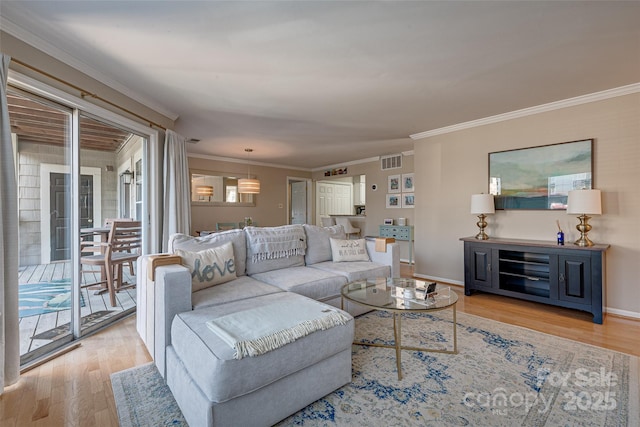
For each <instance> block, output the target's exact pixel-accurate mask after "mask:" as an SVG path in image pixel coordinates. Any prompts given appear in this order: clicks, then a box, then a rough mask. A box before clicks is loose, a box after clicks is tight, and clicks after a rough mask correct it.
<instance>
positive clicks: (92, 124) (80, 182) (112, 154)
mask: <svg viewBox="0 0 640 427" xmlns="http://www.w3.org/2000/svg"><path fill="white" fill-rule="evenodd" d="M8 101H9V118H10V121H11V129H12V141H13V144H14V152H15V161H16V171H17V178H18V179H17V183H18V195H19V196H18V198H19V200H18V206H19V242H17V250H18V251H19V253H20V266H19V304H20V309H19V317H20V339H21V362H22V364H23V365H24V364H28V363H29V362H31V361H33V360H35V359H37V358H39V357H41V356H43V355H46V354H47V353H49V352H51V351H53V350H55V349H57V348H59V347H60V346H63V345H65V344H68V343H69V342H71V341H73V340H75V339H78V338H80V337H81V336H82V335H83V334H86V333H88V332H90V331H93V330H95V329H97V328H100V327H103V326H105V325H106V324H108V323H109V322H113V321H115V320H116V319H118V318H121V317H123V316H126V315H128V314H131V313H132V312H134V311H135V309H136V290H135V287H134V285H135V281H136V274H138V272H137V271H136V268H135V263H130V264H125V265H124V266H123V268H122V272H121V274H120V275H118V276H117V277H116V280H113V281H112V282H111V285H112V288H113V287H117V288H118V289H117V290H118V292H115V304H112V303H111V298H110V294H109V286H108V285H109V284H108V283H107V279H108V277H107V275H106V270H105V268H106V267H105V265H104V264H102V265H101V264H100V262H98V263H97V264H96V263H93V262H88V261H90V260H91V261H93V260H95V259H96V258H98V259H104V256H105V252H106V251H104V250H102V249H95V248H96V247H97V248H106V245H107V244H108V241H109V230H110V229H109V227H108V225H109V224H111V223H112V222H113V221H117V220H126V221H131V220H138V221H142V222H143V223H144V224H145V226H144V227H142V231H143V233H144V230H146V229H148V227H147V225H148V220H147V219H146V218H144V214H145V213H146V212H148V210H147V209H146V208H145V198H144V195H145V188H146V187H145V186H146V180H145V177H144V170H145V167H144V164H145V161H146V159H145V155H144V153H145V152H146V150H147V144H148V141H149V135H144V134H142V133H137V132H136V131H135V130H131V128H129V127H127V126H126V125H123V124H118V123H116V122H117V117H116V116H115V115H113V114H110V117H109V118H105V117H101V116H100V114H99V111H98V112H97V113H96V112H95V111H84V110H82V109H80V108H78V106H77V105H72V104H73V103H71V105H69V106H66V105H64V104H62V103H58V102H53V101H52V100H50V99H48V98H47V96H46V94H43V93H38V94H35V93H32V92H29V91H25V90H23V89H21V88H17V87H14V86H10V87H9V99H8ZM114 117H115V119H114ZM123 122H126V120H124V119H123ZM144 238H145V237H144V236H143V239H144ZM89 243H91V245H90V244H89ZM93 243H96V244H95V245H94V244H93ZM90 246H92V247H93V249H92V251H89V247H90ZM117 271H118V272H119V271H120V270H119V269H118V270H117Z"/></svg>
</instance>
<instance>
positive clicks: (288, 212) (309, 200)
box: [285, 176, 313, 224]
mask: <svg viewBox="0 0 640 427" xmlns="http://www.w3.org/2000/svg"><path fill="white" fill-rule="evenodd" d="M300 181H303V182H306V183H307V185H306V190H307V215H306V220H305V223H306V224H313V222H312V218H313V212H312V208H313V197H312V196H313V194H312V189H313V186H312V181H311V178H300V177H295V176H287V210H286V211H285V215H286V216H287V219H286V221H285V224H291V184H293V183H294V182H300Z"/></svg>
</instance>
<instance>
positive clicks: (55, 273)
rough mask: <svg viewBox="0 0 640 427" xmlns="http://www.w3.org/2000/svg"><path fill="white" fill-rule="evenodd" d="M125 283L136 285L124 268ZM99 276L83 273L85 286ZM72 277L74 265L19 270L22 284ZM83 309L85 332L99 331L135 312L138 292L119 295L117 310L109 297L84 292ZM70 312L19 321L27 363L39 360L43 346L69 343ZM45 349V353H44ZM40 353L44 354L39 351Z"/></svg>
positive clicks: (22, 348) (62, 263) (82, 292)
mask: <svg viewBox="0 0 640 427" xmlns="http://www.w3.org/2000/svg"><path fill="white" fill-rule="evenodd" d="M123 270H124V276H125V280H126V281H127V282H129V283H135V281H136V277H135V275H133V276H132V275H130V274H129V268H128V266H127V265H125V266H124V268H123ZM99 276H100V273H99V272H96V273H83V282H82V284H83V285H84V284H87V283H95V282H97V281H98V280H99ZM70 277H71V263H69V262H68V261H67V262H54V263H51V264H42V265H30V266H26V267H21V268H20V269H19V284H20V285H23V284H29V283H41V282H50V281H53V280H60V279H65V278H70ZM81 294H82V299H83V301H84V305H83V306H82V307H81V308H80V314H81V316H82V328H81V330H82V331H83V332H85V331H86V332H89V331H90V330H93V329H97V328H99V327H101V326H104V325H106V324H107V323H108V322H109V320H110V319H111V320H115V318H117V317H121V316H123V315H124V314H128V313H129V312H131V311H133V310H135V307H136V289H135V288H129V289H125V290H123V291H121V292H119V293H116V302H117V306H116V307H112V306H111V303H110V302H109V293H108V292H105V293H103V294H100V295H97V294H96V291H95V290H90V289H87V288H82V289H81ZM70 320H71V310H62V311H57V312H54V313H45V314H40V315H34V316H27V317H23V318H20V356H21V359H22V361H23V363H24V361H28V360H29V359H32V358H35V357H38V356H40V353H42V352H43V350H45V349H44V348H42V347H44V346H47V344H50V343H52V342H53V341H55V340H57V339H61V338H65V339H69V336H70V333H71V332H70V330H69V323H70ZM41 348H42V349H41ZM38 349H41V351H38Z"/></svg>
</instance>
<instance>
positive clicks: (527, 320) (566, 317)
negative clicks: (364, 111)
mask: <svg viewBox="0 0 640 427" xmlns="http://www.w3.org/2000/svg"><path fill="white" fill-rule="evenodd" d="M628 7H630V11H629V15H631V16H637V14H638V9H637V8H633V7H631V6H628ZM634 14H635V15H634ZM625 28H626V27H625ZM16 34H17V33H16V32H15V31H8V30H7V31H5V29H3V31H2V34H1V36H2V48H1V50H2V51H3V52H4V53H7V54H9V55H11V56H12V57H13V58H15V59H17V60H18V61H21V62H22V63H26V64H27V65H29V66H32V67H34V68H37V69H38V70H41V71H45V72H47V73H49V74H50V75H53V76H54V77H57V78H60V79H63V80H64V81H67V82H72V83H75V84H77V85H78V86H80V87H82V88H83V89H86V90H88V91H89V92H91V93H98V94H100V96H101V97H104V98H106V99H109V100H112V101H113V102H117V103H118V104H119V105H120V106H123V107H125V108H127V109H128V110H130V111H133V112H135V113H136V114H139V115H140V116H142V117H144V118H146V119H149V120H152V121H153V122H155V123H158V124H160V125H162V126H163V127H165V128H167V129H177V130H179V131H180V132H181V133H183V134H185V136H189V137H191V136H193V137H197V138H201V139H202V141H201V142H199V143H197V144H193V145H189V146H188V148H187V151H188V156H189V157H188V163H189V169H193V170H207V171H215V172H224V173H227V172H228V173H233V174H234V175H238V176H240V175H243V174H246V173H247V166H250V172H251V174H252V175H255V176H256V177H258V178H259V179H260V181H261V187H262V188H261V192H260V194H258V195H257V196H256V200H255V206H243V207H228V206H213V205H206V204H197V203H194V204H191V218H190V219H191V229H190V230H188V233H189V234H195V233H196V232H197V231H199V230H207V229H212V227H214V225H215V222H233V221H235V222H238V220H240V219H242V218H245V217H251V218H252V219H253V220H254V221H256V222H257V225H259V226H279V225H283V224H287V223H288V209H287V206H288V203H289V193H288V191H289V189H288V185H287V182H288V181H287V180H288V179H290V178H295V179H300V180H310V181H311V182H317V181H321V180H323V179H324V178H325V173H326V171H327V170H331V169H335V168H340V169H342V168H344V169H345V170H347V173H346V174H345V176H347V177H355V176H361V175H365V176H366V183H367V184H366V227H365V229H364V230H362V236H377V235H378V234H379V226H380V225H382V224H384V221H385V219H389V218H390V219H394V220H396V221H397V219H398V218H406V221H407V223H408V224H409V225H411V226H413V227H414V230H415V250H414V252H413V258H414V262H415V264H414V265H413V266H409V265H407V264H405V265H404V266H403V276H406V277H409V276H412V275H413V276H415V277H417V278H421V279H425V280H428V281H438V282H439V283H446V284H448V285H450V286H451V287H452V289H453V290H454V291H456V292H457V293H458V294H460V296H461V303H459V306H460V305H461V306H462V308H461V311H467V310H468V312H469V313H471V314H474V313H475V314H479V315H480V316H483V317H488V318H493V319H496V320H500V321H503V322H507V323H509V322H511V323H514V324H516V325H519V326H526V327H529V328H531V329H536V330H539V331H547V332H549V331H550V332H551V333H552V334H556V335H558V336H561V337H564V338H570V339H577V337H576V335H582V337H581V338H582V339H583V340H584V341H585V342H588V343H591V344H594V345H599V346H605V347H608V348H610V349H613V350H616V351H620V352H623V353H629V354H635V355H636V356H637V355H638V351H637V348H640V343H638V338H637V337H638V333H637V332H638V328H639V327H638V321H639V319H640V300H639V299H638V298H637V296H636V294H637V292H636V287H637V277H638V274H639V273H640V271H639V270H640V263H638V260H639V259H640V249H639V248H638V245H637V241H638V238H639V237H640V229H639V225H638V222H637V218H638V216H639V215H640V203H639V200H640V190H638V187H637V185H636V183H637V182H639V181H640V171H638V168H637V165H638V162H639V161H640V151H639V148H638V143H637V141H638V140H640V125H639V124H638V117H639V116H640V82H638V78H637V76H638V75H640V74H639V73H638V59H637V57H638V55H637V50H636V51H627V52H624V55H622V56H625V55H626V56H628V57H635V59H634V58H631V59H630V60H629V61H630V62H629V67H630V68H631V72H630V74H633V72H635V76H636V78H635V80H629V79H628V78H627V80H625V78H626V74H625V76H621V77H620V79H619V80H616V79H614V78H613V77H611V76H610V75H609V76H607V77H606V78H605V77H603V78H602V80H601V81H600V82H599V83H596V84H593V85H592V86H591V88H592V90H591V91H589V92H580V91H579V90H578V91H572V90H571V89H572V83H573V82H571V81H569V80H567V78H566V76H563V78H564V79H565V80H562V81H559V82H549V81H548V80H535V79H533V80H531V81H526V82H524V81H523V83H522V85H523V86H526V90H522V87H521V88H519V90H520V91H528V92H536V89H535V88H536V87H538V86H543V85H545V84H547V83H548V84H550V85H551V83H553V85H554V86H557V87H560V88H563V87H564V90H560V91H559V92H558V93H559V95H558V96H557V97H556V98H554V99H552V100H551V99H546V98H543V97H540V98H538V99H540V101H539V102H531V103H529V104H518V103H515V104H511V105H510V106H511V108H507V109H502V110H500V109H497V108H492V107H493V106H492V105H491V102H490V100H491V98H492V93H496V97H497V96H498V95H497V94H498V93H499V92H501V91H503V90H506V89H503V88H502V87H501V86H500V84H499V80H500V77H497V78H496V79H495V80H496V81H495V82H494V85H493V86H491V87H487V88H486V89H483V90H482V91H479V92H482V93H481V94H478V93H474V94H470V95H469V96H470V97H484V98H485V102H486V104H487V111H488V113H487V114H486V115H484V116H478V117H474V118H473V119H472V118H469V119H467V120H458V117H460V116H459V115H458V114H460V113H459V111H455V110H457V109H464V108H463V106H464V99H459V100H457V103H456V104H455V108H454V107H451V106H450V107H449V109H450V110H448V111H450V112H451V118H450V119H444V120H441V121H440V122H439V123H440V125H439V126H437V127H430V126H426V125H425V126H422V124H419V126H417V128H414V129H413V131H412V132H410V133H405V134H402V135H401V137H396V136H397V135H398V134H397V133H394V132H392V131H389V132H388V133H387V134H388V136H389V138H388V139H387V140H384V141H383V142H382V143H379V144H378V145H377V146H376V150H377V151H376V153H375V154H371V155H368V154H367V155H364V154H363V155H362V156H353V155H352V153H350V152H347V151H346V150H345V153H348V154H349V155H350V157H348V156H347V154H345V156H334V157H332V160H331V161H325V160H324V159H325V158H322V159H321V160H319V161H318V162H316V163H314V165H313V166H300V165H299V164H294V163H293V162H291V163H289V162H288V161H287V160H285V159H286V154H287V153H286V152H287V150H285V149H282V147H281V146H278V145H277V144H274V145H268V144H267V145H264V146H263V147H264V148H262V147H261V146H260V145H259V144H258V143H256V144H255V145H250V144H248V143H247V142H246V139H242V138H240V137H239V136H238V142H236V143H234V144H232V145H233V152H234V153H235V154H233V156H231V155H230V154H229V152H230V151H226V152H222V151H220V153H221V154H220V155H216V154H212V153H207V152H204V151H202V150H204V149H203V148H202V147H204V146H206V144H207V138H208V136H209V135H206V134H201V132H202V129H200V128H197V127H190V123H189V122H188V121H182V119H180V120H177V121H176V120H172V119H171V118H169V117H166V116H165V115H164V114H162V113H161V112H159V111H157V110H154V109H153V108H151V107H149V106H145V105H143V104H142V103H140V102H139V101H138V100H135V99H133V98H129V97H127V96H125V95H123V94H122V93H120V92H119V91H117V90H115V89H114V88H112V87H109V86H107V85H105V84H104V83H103V82H100V81H99V79H98V78H96V77H92V76H90V75H87V74H85V73H82V72H80V71H78V70H77V69H75V68H74V67H73V66H72V65H71V64H68V63H65V62H64V61H62V60H59V59H55V57H54V56H53V54H52V53H44V52H43V51H42V50H39V49H37V48H36V47H34V46H33V45H31V44H29V43H27V42H26V41H25V40H23V39H21V38H20V37H18V36H17V35H16ZM632 34H633V33H632ZM635 34H637V32H636V33H635ZM247 37H248V36H247ZM253 37H257V36H255V35H254V36H253ZM631 38H633V37H631ZM635 43H636V44H635V45H633V44H632V46H635V47H636V48H637V38H636V39H635ZM581 58H582V57H581ZM616 58H617V57H616ZM606 59H609V58H605V60H606ZM611 61H614V60H613V59H611ZM594 62H598V61H594ZM530 65H531V66H535V65H533V64H530ZM583 66H584V64H583ZM496 67H498V66H496ZM496 67H491V68H494V69H495V68H496ZM605 68H606V67H605ZM10 69H11V70H12V72H14V73H16V72H17V73H20V74H23V75H27V76H29V77H30V78H33V79H38V80H41V81H44V82H45V83H47V84H50V85H53V86H57V87H63V88H64V84H62V83H60V82H55V80H54V79H52V78H51V77H50V76H49V77H47V76H43V75H42V74H41V73H39V72H36V71H33V70H29V69H28V68H27V67H25V66H23V65H20V64H19V63H14V64H12V65H10ZM611 69H616V70H620V68H619V67H612V68H611ZM611 69H609V71H608V72H610V74H616V73H615V72H613V71H611ZM478 72H479V73H481V71H478ZM626 72H629V70H626ZM605 74H606V73H605ZM620 74H624V73H623V71H620ZM499 75H500V74H498V76H499ZM609 79H611V80H609ZM559 80H561V79H559ZM620 81H624V82H625V84H620V83H618V84H616V83H612V82H620ZM512 89H513V88H512ZM62 90H68V91H70V89H68V88H66V89H62ZM532 98H533V99H536V97H535V96H533V97H532ZM96 103H101V102H100V101H96ZM102 104H103V105H104V103H102ZM106 107H107V108H108V109H109V108H112V107H109V106H108V105H107V106H106ZM114 110H117V109H114ZM452 110H453V111H452ZM434 111H437V109H434V110H431V112H434ZM389 114H390V115H391V113H389ZM443 115H444V113H443ZM228 119H229V121H230V122H233V121H234V120H236V119H237V118H235V117H228ZM142 121H144V120H142ZM240 134H241V132H239V134H238V135H240ZM224 139H225V138H224V137H221V139H220V141H221V147H222V146H224V149H225V150H230V149H229V148H228V147H227V146H226V145H225V143H223V141H224ZM229 139H233V138H232V137H229ZM396 139H398V140H401V143H400V144H398V145H392V144H391V142H392V141H394V140H396ZM584 139H593V140H594V146H593V147H594V149H593V171H592V172H593V183H594V188H597V189H600V190H601V191H602V214H601V215H594V216H593V218H591V220H590V224H591V225H592V226H593V229H592V230H591V231H590V232H589V237H590V238H591V239H592V240H593V241H594V242H596V243H599V244H608V245H610V247H609V248H608V250H607V251H606V273H605V283H606V285H605V287H604V309H605V312H606V316H605V321H604V324H603V325H596V324H593V323H592V322H591V316H590V314H588V313H584V312H579V311H575V310H570V309H558V308H553V307H549V306H545V305H542V304H535V303H530V302H523V301H518V300H514V299H508V298H504V297H498V296H492V295H484V294H479V295H474V296H470V297H463V296H462V294H463V293H464V290H463V289H462V286H464V283H465V269H464V250H463V242H462V241H460V238H464V237H469V236H474V235H475V234H476V233H477V232H478V227H477V225H476V222H477V221H478V219H477V217H476V215H474V214H472V213H471V212H470V198H471V195H473V194H480V193H486V192H487V189H488V177H489V163H488V156H489V154H490V153H495V152H501V151H505V150H516V149H524V148H530V147H540V146H546V145H550V144H559V143H565V142H571V141H578V140H584ZM344 145H348V144H344ZM354 145H357V142H356V143H354ZM246 147H252V148H253V149H254V152H253V153H252V155H251V157H249V158H247V156H246V155H245V153H244V149H245V148H246ZM279 150H280V151H279ZM325 151H327V152H331V151H333V152H335V151H337V149H336V148H335V146H333V145H328V146H327V148H326V149H325ZM362 152H363V153H365V152H364V151H362ZM280 153H281V154H280ZM367 153H369V152H367ZM390 154H400V155H401V156H402V159H403V165H402V168H399V169H392V170H382V169H381V167H380V156H385V155H390ZM232 157H234V158H232ZM307 157H313V155H311V156H307ZM410 173H413V174H414V181H415V183H416V186H417V188H415V190H414V194H415V206H414V207H413V208H398V209H392V208H388V207H387V195H388V192H387V183H388V178H389V176H390V175H399V174H410ZM374 187H375V190H374ZM311 196H313V193H311ZM308 222H313V218H312V219H311V221H308ZM487 222H488V224H489V225H488V227H487V230H486V231H487V233H488V234H489V236H490V239H491V238H505V239H530V240H542V241H555V238H556V233H557V231H558V225H559V226H561V228H562V229H563V230H564V232H565V239H566V243H565V245H566V246H569V245H570V244H572V242H573V241H575V240H576V239H577V238H578V237H579V232H578V230H577V229H576V225H577V224H578V219H577V215H573V214H567V212H566V211H564V210H496V212H495V213H494V214H492V215H488V217H487ZM399 245H400V246H399V247H400V258H401V259H402V260H403V261H404V262H406V261H408V259H409V253H408V244H407V243H406V242H399ZM487 304H488V306H487ZM134 328H135V325H133V326H132V324H131V320H130V319H127V320H125V322H124V323H119V324H117V325H115V326H113V327H111V328H110V329H111V331H109V332H107V335H100V334H98V335H95V336H93V337H90V338H87V339H86V344H83V346H84V347H85V348H80V349H77V350H74V352H77V353H78V354H83V356H82V357H83V358H84V359H85V361H82V362H79V363H86V360H89V365H91V363H92V362H91V361H93V362H95V360H97V359H99V360H100V364H106V365H109V366H108V367H107V368H104V371H102V370H101V369H96V367H95V366H93V367H90V368H88V370H89V371H91V372H92V374H93V375H94V377H93V381H94V384H97V383H100V385H99V386H96V387H98V388H99V393H103V394H104V395H110V394H112V393H111V390H110V389H109V387H108V386H106V385H105V384H107V383H108V382H109V379H108V378H109V374H110V373H111V372H115V371H118V370H122V369H125V368H128V367H130V366H135V365H140V364H143V363H145V362H147V361H148V360H149V357H148V355H146V354H145V351H146V350H145V349H144V348H143V346H142V345H141V344H140V343H139V342H138V343H133V344H131V343H132V342H133V341H136V340H137V339H138V337H137V334H136V333H135V330H134ZM108 334H110V335H108ZM100 337H104V338H100ZM106 337H110V338H106ZM123 337H125V338H123ZM92 339H93V340H96V341H93V342H92V341H90V340H92ZM103 339H104V340H111V341H108V342H109V344H107V345H109V346H112V347H111V348H112V349H113V350H110V351H109V352H108V353H107V354H105V355H99V356H98V354H99V352H100V350H99V348H100V345H101V344H103V343H104V342H103V341H101V340H103ZM122 341H129V342H128V343H123V342H122ZM74 352H71V353H69V354H68V355H67V356H63V357H74V356H72V355H73V353H74ZM107 355H108V357H109V359H111V360H109V361H107V358H106V356H107ZM123 355H125V356H123ZM78 357H80V356H78ZM67 360H69V359H67ZM55 363H60V364H62V363H70V362H55ZM43 366H44V368H38V369H44V371H43V372H45V371H48V372H49V373H50V372H51V371H52V370H53V369H54V368H52V367H51V365H50V366H45V365H43ZM53 366H57V365H53ZM84 366H85V367H86V366H87V365H86V364H85V365H84ZM70 372H71V370H70ZM42 375H43V377H42V378H45V377H46V375H47V374H46V373H43V374H42ZM78 375H79V376H81V374H78ZM29 381H33V382H34V384H35V383H37V382H38V380H37V377H36V378H35V379H30V380H29ZM42 381H47V380H42ZM77 381H81V379H80V378H78V379H77ZM32 390H35V389H32ZM28 393H29V392H28ZM33 393H34V395H35V391H33ZM77 399H78V400H81V399H80V397H78V398H77ZM112 399H113V398H112V397H110V398H109V400H108V403H105V405H104V406H108V407H109V408H108V409H110V410H111V415H108V411H107V412H105V413H104V414H105V415H104V417H105V418H104V425H109V424H110V421H109V420H111V422H112V420H113V419H112V417H113V415H112V413H113V412H115V404H114V403H113V400H112ZM31 400H34V401H35V400H38V399H37V398H35V397H33V398H32V399H31ZM41 404H42V403H41ZM3 409H4V407H3ZM94 409H95V411H94V412H95V414H98V413H101V412H100V411H102V410H105V408H104V407H103V408H100V405H96V406H94ZM25 411H26V414H24V413H23V414H22V415H19V416H17V415H16V417H15V418H12V417H7V419H10V420H14V419H20V420H22V421H24V420H25V419H26V418H29V422H32V421H33V422H34V423H35V421H37V419H40V418H42V419H43V420H47V416H48V415H46V414H44V412H42V413H39V411H38V410H37V409H34V407H26V409H25ZM0 419H2V418H0ZM59 419H61V418H58V420H59ZM97 419H99V416H97V417H96V418H95V419H94V418H91V420H92V421H93V422H97V421H96V420H97ZM49 420H51V418H50V419H49ZM87 420H88V418H86V419H85V421H87ZM9 422H11V421H9ZM87 422H88V421H87Z"/></svg>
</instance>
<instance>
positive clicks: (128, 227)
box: [80, 220, 142, 307]
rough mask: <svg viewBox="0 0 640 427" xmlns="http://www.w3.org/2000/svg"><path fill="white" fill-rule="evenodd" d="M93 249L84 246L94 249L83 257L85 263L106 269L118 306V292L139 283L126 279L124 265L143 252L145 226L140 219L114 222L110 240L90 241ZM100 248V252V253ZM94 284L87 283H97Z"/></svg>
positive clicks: (113, 305)
mask: <svg viewBox="0 0 640 427" xmlns="http://www.w3.org/2000/svg"><path fill="white" fill-rule="evenodd" d="M86 243H87V244H93V246H94V247H93V248H90V247H84V248H83V251H85V252H93V253H94V255H87V256H83V257H81V258H80V263H81V264H83V265H97V266H100V267H101V268H104V270H105V272H106V280H105V281H106V290H107V291H108V292H109V298H110V301H111V306H112V307H115V306H116V292H120V291H121V290H123V289H126V288H130V287H133V286H135V283H132V284H126V283H124V280H123V272H122V265H123V264H125V263H129V262H134V261H135V260H136V259H137V258H138V257H139V256H140V253H141V248H142V226H141V223H140V221H128V220H126V221H113V222H112V223H111V230H110V232H109V238H108V240H107V242H97V241H89V242H86ZM96 249H99V252H98V253H96ZM95 284H96V283H92V284H90V285H84V286H85V287H86V286H93V285H95Z"/></svg>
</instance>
